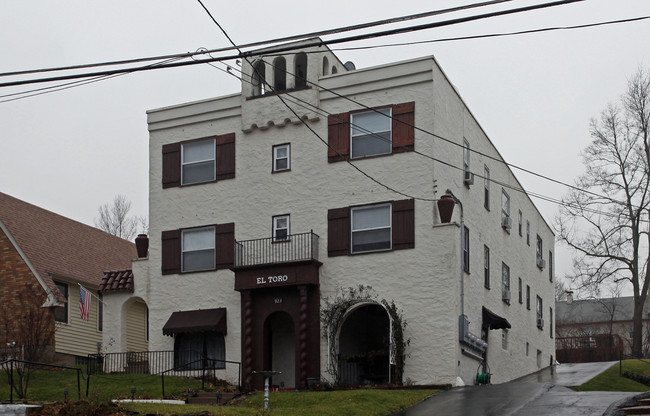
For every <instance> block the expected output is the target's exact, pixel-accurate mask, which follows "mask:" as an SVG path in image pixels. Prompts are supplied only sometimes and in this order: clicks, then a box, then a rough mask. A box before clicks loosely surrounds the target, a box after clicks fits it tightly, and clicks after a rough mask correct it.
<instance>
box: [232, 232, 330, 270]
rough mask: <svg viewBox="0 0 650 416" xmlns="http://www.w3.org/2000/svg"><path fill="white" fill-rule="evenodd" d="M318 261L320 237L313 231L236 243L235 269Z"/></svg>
mask: <svg viewBox="0 0 650 416" xmlns="http://www.w3.org/2000/svg"><path fill="white" fill-rule="evenodd" d="M308 260H318V235H317V234H314V232H313V231H310V232H308V233H302V234H291V235H288V236H286V237H284V238H277V237H270V238H259V239H257V240H246V241H235V267H245V266H257V265H263V264H277V263H289V262H296V261H308Z"/></svg>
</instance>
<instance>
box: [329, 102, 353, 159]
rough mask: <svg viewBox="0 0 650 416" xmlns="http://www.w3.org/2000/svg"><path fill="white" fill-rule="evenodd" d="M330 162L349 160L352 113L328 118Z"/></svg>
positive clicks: (332, 115)
mask: <svg viewBox="0 0 650 416" xmlns="http://www.w3.org/2000/svg"><path fill="white" fill-rule="evenodd" d="M327 143H328V144H329V147H328V150H327V160H328V162H330V163H331V162H340V161H343V160H348V158H349V153H350V113H341V114H331V115H330V116H328V117H327Z"/></svg>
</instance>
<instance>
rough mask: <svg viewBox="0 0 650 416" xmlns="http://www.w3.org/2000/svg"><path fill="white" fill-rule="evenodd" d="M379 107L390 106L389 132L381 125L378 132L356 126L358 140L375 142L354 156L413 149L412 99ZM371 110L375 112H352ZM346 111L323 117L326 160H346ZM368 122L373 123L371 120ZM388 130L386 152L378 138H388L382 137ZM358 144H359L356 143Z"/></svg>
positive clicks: (348, 131)
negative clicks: (326, 143)
mask: <svg viewBox="0 0 650 416" xmlns="http://www.w3.org/2000/svg"><path fill="white" fill-rule="evenodd" d="M383 109H384V110H379V109H378V111H381V112H387V111H388V109H390V117H392V120H391V122H390V123H389V126H390V132H389V131H388V130H387V128H385V129H383V130H382V131H381V132H374V131H373V128H372V127H364V126H363V125H362V126H357V128H356V130H355V131H356V133H355V134H357V135H358V136H359V138H358V140H365V141H372V140H375V141H376V142H377V143H375V144H376V146H375V147H377V149H374V148H371V149H370V150H366V151H363V150H361V151H359V153H357V154H358V156H356V158H362V157H367V156H381V155H388V154H392V153H401V152H408V151H412V150H414V149H415V127H414V125H415V102H413V101H411V102H407V103H401V104H394V105H391V106H389V107H383ZM372 113H375V114H378V113H377V112H375V111H373V110H370V111H365V112H359V111H355V112H353V113H352V114H354V116H355V117H366V116H365V114H368V115H369V116H370V115H371V114H372ZM350 114H351V113H341V114H332V115H330V116H329V117H328V118H327V121H328V144H329V149H328V153H327V159H328V162H330V163H332V162H340V161H344V160H350V144H351V140H352V139H351V130H352V128H351V124H350V120H351V116H350ZM380 116H381V115H380ZM360 120H361V118H360ZM360 123H361V121H360ZM369 123H370V124H368V126H372V125H374V124H376V123H373V122H369ZM362 124H363V123H362ZM384 130H385V131H384ZM388 133H390V142H391V143H390V147H389V149H390V150H388V152H386V150H382V149H381V148H382V146H381V141H382V140H388V139H387V138H384V136H387V135H388ZM355 137H356V136H355ZM355 140H357V139H355ZM355 143H358V142H355ZM360 146H363V145H361V144H360ZM366 146H368V144H366ZM371 147H372V146H371ZM373 149H374V150H373ZM368 152H369V153H368ZM373 152H374V153H373ZM353 157H354V153H353Z"/></svg>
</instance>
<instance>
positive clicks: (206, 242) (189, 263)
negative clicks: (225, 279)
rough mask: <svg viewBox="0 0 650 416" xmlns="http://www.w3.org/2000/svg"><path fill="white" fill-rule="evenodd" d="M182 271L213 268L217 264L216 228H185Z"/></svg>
mask: <svg viewBox="0 0 650 416" xmlns="http://www.w3.org/2000/svg"><path fill="white" fill-rule="evenodd" d="M182 245H183V248H182V253H183V255H182V271H184V272H194V271H200V270H213V269H214V268H215V267H216V266H215V253H216V251H215V228H214V227H205V228H197V229H191V230H183V237H182Z"/></svg>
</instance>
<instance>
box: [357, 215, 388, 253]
mask: <svg viewBox="0 0 650 416" xmlns="http://www.w3.org/2000/svg"><path fill="white" fill-rule="evenodd" d="M351 214H352V215H351V217H352V221H351V226H352V233H351V234H352V236H351V237H352V253H363V252H368V251H379V250H390V249H391V244H392V235H391V225H392V224H391V205H390V204H384V205H373V206H369V207H359V208H352V212H351Z"/></svg>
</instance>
